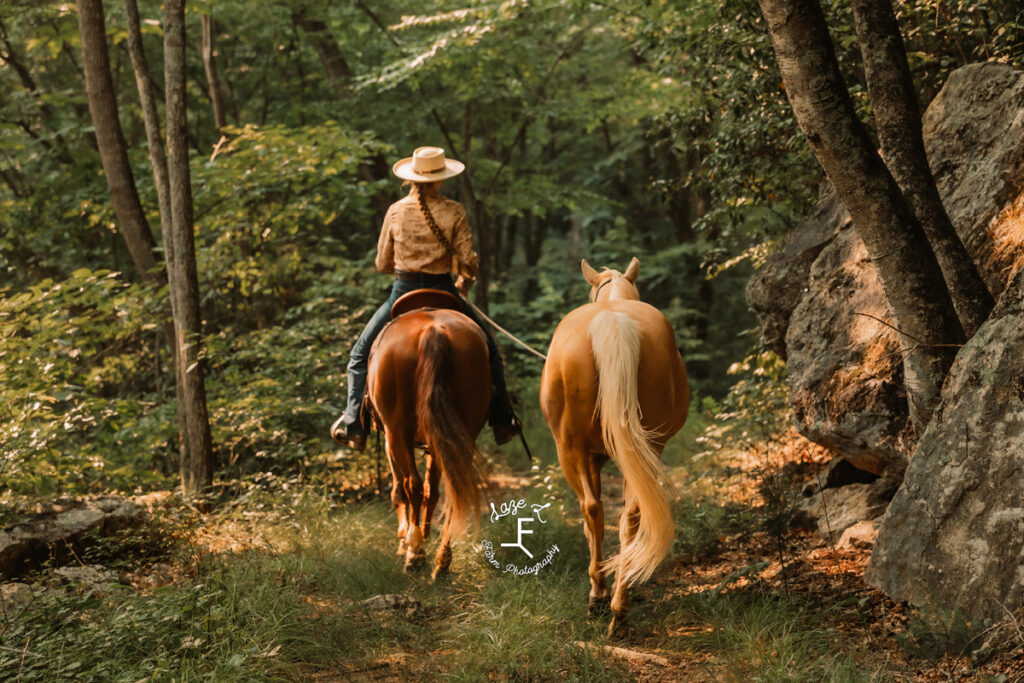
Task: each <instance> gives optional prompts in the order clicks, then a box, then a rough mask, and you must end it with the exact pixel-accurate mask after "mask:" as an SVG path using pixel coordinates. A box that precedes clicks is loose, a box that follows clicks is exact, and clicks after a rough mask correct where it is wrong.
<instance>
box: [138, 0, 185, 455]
mask: <svg viewBox="0 0 1024 683" xmlns="http://www.w3.org/2000/svg"><path fill="white" fill-rule="evenodd" d="M124 12H125V19H126V22H127V27H128V41H127V42H128V54H129V55H130V56H131V59H132V70H133V71H134V72H135V85H136V88H137V89H138V91H139V103H140V105H141V107H142V120H143V123H144V124H145V128H146V143H147V145H146V146H147V148H148V150H149V161H150V165H151V166H152V167H153V180H154V184H155V185H156V197H157V205H158V206H159V210H160V230H161V234H162V236H163V240H164V243H165V244H166V242H167V239H168V235H170V234H171V232H172V228H171V205H170V194H171V190H170V181H169V180H168V178H167V157H166V155H165V154H164V143H163V139H162V135H161V133H160V115H159V113H158V112H157V94H156V86H155V85H154V84H153V79H152V78H151V77H150V74H149V64H148V63H147V61H146V51H145V50H144V49H143V46H142V28H141V22H140V20H139V8H138V6H137V5H136V4H135V0H124ZM165 268H166V269H165V271H164V273H167V272H168V271H169V270H170V269H169V267H166V266H165ZM168 274H169V273H168ZM161 279H164V278H163V274H162V277H161ZM172 315H173V314H172ZM163 327H164V336H165V337H166V339H167V348H168V349H170V352H171V362H172V364H173V365H174V377H175V382H174V390H175V394H176V396H177V399H178V405H179V406H180V405H182V404H183V403H184V393H183V391H184V371H185V368H184V367H183V366H182V364H181V358H180V356H179V354H178V343H177V337H176V336H175V332H174V321H173V318H172V320H170V321H168V322H166V323H165V324H164V326H163ZM187 433H188V422H187V420H186V417H185V411H184V410H179V411H178V438H179V441H180V444H179V445H180V448H181V453H182V455H183V456H184V452H185V451H184V444H185V435H186V434H187Z"/></svg>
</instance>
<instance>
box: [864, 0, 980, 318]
mask: <svg viewBox="0 0 1024 683" xmlns="http://www.w3.org/2000/svg"><path fill="white" fill-rule="evenodd" d="M851 6H852V8H853V18H854V26H855V28H856V30H857V41H858V42H859V43H860V51H861V54H862V56H863V58H864V75H865V77H866V80H867V85H868V97H869V98H870V100H871V111H872V113H873V115H874V119H875V127H876V128H877V130H878V140H879V142H880V143H881V145H882V154H883V155H884V156H885V165H886V166H888V167H889V170H890V171H892V174H893V177H895V179H896V182H897V184H899V186H900V190H902V191H903V196H905V197H906V198H907V201H908V202H910V206H911V208H912V209H913V210H914V214H915V215H916V216H917V219H918V220H919V221H920V222H921V227H922V228H924V232H925V235H927V236H928V242H929V243H931V246H932V250H933V251H934V252H935V258H936V259H937V260H938V262H939V267H941V268H942V275H943V277H944V278H945V280H946V284H947V285H948V289H949V293H950V295H951V296H952V298H953V306H954V307H955V308H956V312H957V316H958V317H959V318H960V324H961V325H962V326H963V328H964V334H965V336H966V337H968V338H970V337H971V336H972V335H973V334H974V332H975V331H976V330H977V329H978V327H979V326H980V325H981V323H983V322H984V321H985V319H986V318H987V317H988V314H989V313H990V312H991V311H992V307H993V306H994V305H995V301H994V300H993V298H992V294H991V293H990V292H989V291H988V288H987V287H986V286H985V282H984V280H982V279H981V274H980V273H979V272H978V268H977V267H976V266H975V265H974V262H973V261H972V260H971V256H970V254H968V253H967V249H966V248H965V247H964V244H963V241H961V239H960V236H959V235H957V234H956V229H955V228H954V227H953V223H952V222H951V221H950V220H949V215H948V214H947V213H946V209H945V207H944V206H943V205H942V198H941V197H940V196H939V190H938V188H937V187H936V186H935V178H934V177H933V176H932V171H931V167H930V166H929V165H928V156H927V155H926V154H925V149H924V137H923V136H922V132H921V111H920V109H919V107H918V103H917V95H916V93H915V91H914V81H913V79H912V78H911V75H910V67H909V66H908V64H907V55H906V51H905V49H904V46H903V37H902V35H901V34H900V29H899V24H897V22H896V15H895V14H894V13H893V10H892V4H891V3H890V0H853V2H852V3H851Z"/></svg>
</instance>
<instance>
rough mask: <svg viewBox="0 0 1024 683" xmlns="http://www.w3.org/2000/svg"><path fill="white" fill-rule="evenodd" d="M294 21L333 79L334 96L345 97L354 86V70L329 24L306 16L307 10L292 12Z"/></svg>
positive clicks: (328, 75) (329, 76)
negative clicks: (303, 32)
mask: <svg viewBox="0 0 1024 683" xmlns="http://www.w3.org/2000/svg"><path fill="white" fill-rule="evenodd" d="M292 21H293V22H294V23H295V24H297V25H298V26H299V27H300V28H301V29H302V30H303V31H305V32H306V35H307V36H309V40H310V42H311V43H312V44H313V49H314V50H316V53H317V55H318V56H319V57H320V63H321V64H323V66H324V71H326V72H327V77H328V78H329V79H331V85H332V87H333V88H334V94H335V95H337V96H338V97H342V96H344V95H345V94H346V93H347V92H348V90H349V88H350V87H351V85H352V69H351V68H350V67H349V65H348V62H347V61H345V56H344V55H343V54H341V50H339V49H338V44H337V43H336V42H335V40H334V36H332V35H331V32H330V30H329V29H328V28H327V24H325V23H324V22H322V21H320V20H319V19H312V18H310V17H308V16H307V15H306V8H302V9H300V10H297V11H294V12H292Z"/></svg>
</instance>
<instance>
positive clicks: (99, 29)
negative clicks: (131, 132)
mask: <svg viewBox="0 0 1024 683" xmlns="http://www.w3.org/2000/svg"><path fill="white" fill-rule="evenodd" d="M78 30H79V32H80V33H81V37H82V59H83V62H84V72H85V92H86V96H87V98H88V100H89V112H90V114H91V116H92V123H93V128H94V129H95V133H96V143H97V146H98V148H99V153H100V162H101V163H102V164H103V174H104V176H105V177H106V179H107V189H108V190H109V192H110V200H111V203H112V204H113V205H114V213H115V214H117V221H118V223H119V224H120V227H121V234H122V235H124V239H125V242H126V243H127V245H128V251H129V252H130V253H131V256H132V262H133V263H134V264H135V268H136V269H137V270H138V271H139V274H140V275H141V277H142V279H143V280H146V281H153V280H154V279H155V278H156V275H155V269H156V265H157V260H156V257H155V255H154V254H153V249H154V247H155V242H154V240H153V233H152V232H151V231H150V229H149V223H148V222H147V221H146V215H145V213H144V212H143V210H142V202H141V201H140V200H139V192H138V189H137V188H136V186H135V178H134V177H133V176H132V169H131V165H130V164H129V163H128V151H127V145H126V144H125V141H124V134H123V133H122V131H121V122H120V120H119V119H118V116H117V99H116V97H115V95H114V82H113V79H112V78H111V76H110V57H109V54H108V52H107V32H106V24H105V22H104V17H103V3H102V0H78Z"/></svg>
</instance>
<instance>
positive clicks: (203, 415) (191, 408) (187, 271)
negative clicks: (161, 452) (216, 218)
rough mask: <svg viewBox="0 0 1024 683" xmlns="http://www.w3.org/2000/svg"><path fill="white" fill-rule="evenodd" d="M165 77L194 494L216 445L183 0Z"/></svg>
mask: <svg viewBox="0 0 1024 683" xmlns="http://www.w3.org/2000/svg"><path fill="white" fill-rule="evenodd" d="M164 81H165V83H164V91H165V94H164V99H165V101H166V108H167V171H168V173H167V176H168V189H169V195H168V199H169V201H168V204H169V206H170V209H171V224H170V228H171V229H170V231H169V233H168V234H165V235H164V251H165V252H166V256H167V269H168V273H169V274H170V290H171V308H172V310H173V312H174V327H175V332H176V338H177V343H178V347H177V348H178V357H179V362H180V363H181V366H182V367H183V368H184V371H183V373H182V400H181V403H180V404H179V408H178V409H179V410H183V411H185V416H186V417H185V422H186V424H187V426H188V429H187V433H186V434H183V435H182V458H181V480H182V487H183V489H184V491H185V492H186V493H195V492H197V491H200V490H202V489H203V488H205V487H207V486H209V485H210V484H211V483H212V482H213V445H212V439H211V436H210V421H209V417H208V414H207V407H206V385H205V380H204V362H203V360H202V356H201V351H202V323H201V317H200V313H199V280H198V277H197V274H196V258H195V236H194V232H193V231H194V228H193V217H192V185H191V177H190V172H189V165H188V111H187V100H186V93H185V4H184V0H165V1H164Z"/></svg>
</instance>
